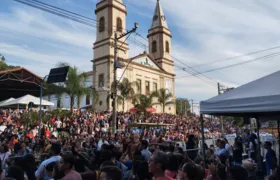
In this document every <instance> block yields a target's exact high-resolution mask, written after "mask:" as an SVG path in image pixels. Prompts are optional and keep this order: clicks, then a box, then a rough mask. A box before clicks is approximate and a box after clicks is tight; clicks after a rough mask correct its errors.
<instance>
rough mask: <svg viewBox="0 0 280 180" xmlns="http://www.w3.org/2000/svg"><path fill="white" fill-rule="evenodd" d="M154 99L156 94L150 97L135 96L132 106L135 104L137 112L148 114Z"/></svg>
mask: <svg viewBox="0 0 280 180" xmlns="http://www.w3.org/2000/svg"><path fill="white" fill-rule="evenodd" d="M154 97H155V93H151V94H150V95H144V94H137V95H135V96H133V99H132V104H134V106H135V107H136V108H137V110H139V111H140V112H144V114H147V108H149V107H152V105H153V98H154Z"/></svg>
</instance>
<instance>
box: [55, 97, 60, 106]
mask: <svg viewBox="0 0 280 180" xmlns="http://www.w3.org/2000/svg"><path fill="white" fill-rule="evenodd" d="M60 106H61V98H58V99H57V104H56V107H57V108H60Z"/></svg>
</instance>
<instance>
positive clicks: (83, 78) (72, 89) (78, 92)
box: [65, 66, 90, 111]
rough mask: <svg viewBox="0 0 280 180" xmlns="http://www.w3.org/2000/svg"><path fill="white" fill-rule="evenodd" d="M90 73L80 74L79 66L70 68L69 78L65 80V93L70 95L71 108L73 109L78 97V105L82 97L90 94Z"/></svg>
mask: <svg viewBox="0 0 280 180" xmlns="http://www.w3.org/2000/svg"><path fill="white" fill-rule="evenodd" d="M87 78H88V75H87V74H86V73H82V74H80V73H79V72H78V68H77V67H75V66H74V67H71V68H69V70H68V76H67V80H66V82H65V93H67V94H68V95H69V97H70V109H71V111H73V107H74V104H75V100H76V99H77V103H78V106H79V104H80V100H81V97H82V96H84V95H86V94H88V92H89V91H90V88H89V87H87V85H86V82H87Z"/></svg>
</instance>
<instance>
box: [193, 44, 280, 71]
mask: <svg viewBox="0 0 280 180" xmlns="http://www.w3.org/2000/svg"><path fill="white" fill-rule="evenodd" d="M278 48H280V46H275V47H271V48H267V49H262V50H259V51H254V52H250V53H246V54H242V55H238V56H233V57H229V58H226V59H220V60H214V61H211V62H207V63H201V64H198V65H195V66H192V67H193V68H195V67H201V66H205V65H209V64H215V63H218V62H222V61H227V60H231V59H236V58H240V57H245V56H249V55H253V54H257V53H261V52H265V51H270V50H273V49H278Z"/></svg>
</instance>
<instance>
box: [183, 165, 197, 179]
mask: <svg viewBox="0 0 280 180" xmlns="http://www.w3.org/2000/svg"><path fill="white" fill-rule="evenodd" d="M180 179H182V180H199V179H198V170H197V166H196V165H195V164H194V163H193V162H188V163H186V164H184V165H183V167H182V175H181V178H180Z"/></svg>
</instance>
